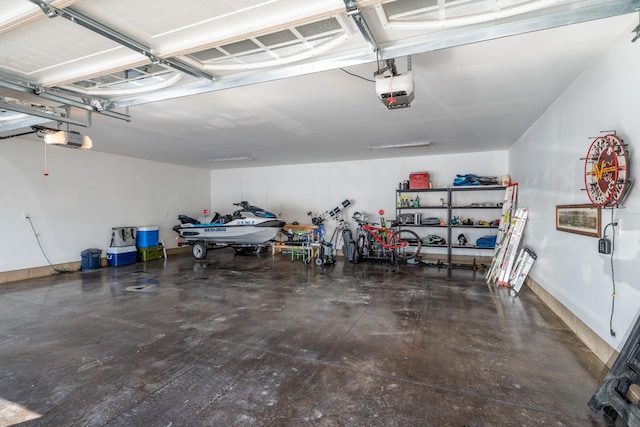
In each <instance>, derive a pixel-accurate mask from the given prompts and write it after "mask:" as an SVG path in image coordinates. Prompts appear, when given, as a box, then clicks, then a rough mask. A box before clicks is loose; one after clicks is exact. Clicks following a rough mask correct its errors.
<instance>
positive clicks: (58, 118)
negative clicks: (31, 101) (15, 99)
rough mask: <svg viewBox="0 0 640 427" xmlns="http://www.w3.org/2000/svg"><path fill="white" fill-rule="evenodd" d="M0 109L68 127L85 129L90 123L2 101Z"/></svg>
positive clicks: (88, 113)
mask: <svg viewBox="0 0 640 427" xmlns="http://www.w3.org/2000/svg"><path fill="white" fill-rule="evenodd" d="M0 108H3V109H5V110H9V111H15V112H16V113H22V114H27V115H29V116H36V117H41V118H44V119H48V121H52V122H62V123H68V124H70V125H76V126H82V127H85V128H86V127H89V126H90V125H91V122H90V120H89V119H87V121H86V122H81V121H79V120H74V119H71V118H69V117H66V116H62V115H60V114H58V113H47V112H46V111H42V110H40V109H38V108H31V107H25V106H22V105H17V104H13V103H10V102H5V100H4V99H1V100H0ZM90 114H91V112H89V111H87V115H88V116H89V115H90ZM3 130H4V129H3Z"/></svg>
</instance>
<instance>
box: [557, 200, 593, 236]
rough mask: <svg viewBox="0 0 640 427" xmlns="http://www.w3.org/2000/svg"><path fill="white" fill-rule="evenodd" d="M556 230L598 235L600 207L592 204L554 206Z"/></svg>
mask: <svg viewBox="0 0 640 427" xmlns="http://www.w3.org/2000/svg"><path fill="white" fill-rule="evenodd" d="M556 230H560V231H566V232H568V233H576V234H582V235H584V236H592V237H600V207H599V206H594V205H558V206H556Z"/></svg>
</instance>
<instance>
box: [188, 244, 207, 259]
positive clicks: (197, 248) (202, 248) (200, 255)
mask: <svg viewBox="0 0 640 427" xmlns="http://www.w3.org/2000/svg"><path fill="white" fill-rule="evenodd" d="M191 253H192V254H193V257H194V258H195V259H205V258H206V257H207V245H206V244H205V243H204V242H203V241H202V240H198V241H197V242H195V243H194V244H193V247H192V248H191Z"/></svg>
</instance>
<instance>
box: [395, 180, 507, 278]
mask: <svg viewBox="0 0 640 427" xmlns="http://www.w3.org/2000/svg"><path fill="white" fill-rule="evenodd" d="M505 189H506V187H504V186H500V185H481V186H461V187H455V186H451V187H445V188H428V189H413V190H396V220H398V219H399V221H398V225H399V227H409V228H424V229H427V228H431V229H446V244H445V245H423V248H425V249H429V248H439V249H445V250H446V253H445V254H443V255H446V260H447V261H446V262H447V265H448V266H449V268H451V266H452V256H453V251H454V250H456V251H458V250H463V251H464V250H470V249H473V250H477V251H487V252H488V254H487V256H492V255H493V252H490V253H489V251H493V249H494V248H485V247H477V246H476V245H474V244H466V245H459V244H457V243H454V241H453V237H454V230H455V231H456V232H458V231H460V232H462V230H477V229H484V230H491V231H492V232H495V234H497V231H498V225H493V226H486V225H476V224H474V225H463V224H451V222H452V219H453V218H454V217H457V215H456V213H458V212H461V213H464V211H472V212H487V211H496V212H497V215H496V216H495V218H498V217H499V216H500V211H501V209H502V197H501V198H500V199H499V201H498V200H497V199H496V201H495V202H491V201H486V202H483V204H482V205H481V206H479V205H478V203H477V202H475V203H468V202H465V201H459V200H458V199H459V198H460V197H457V196H460V195H463V194H464V195H469V194H473V195H474V196H477V194H478V193H481V192H489V191H495V192H498V191H502V192H504V191H505ZM438 193H440V194H441V195H442V197H440V198H438V197H437V194H438ZM423 194H424V195H425V196H422V195H423ZM413 195H415V196H418V198H420V197H421V196H422V197H424V201H423V200H422V199H421V201H420V206H419V207H414V206H402V203H401V200H402V198H403V197H408V198H409V200H414V199H415V197H413V198H412V197H411V196H413ZM500 195H502V194H500ZM434 196H436V197H434ZM434 198H435V199H436V200H439V201H440V202H439V203H438V204H435V205H434V203H433V199H434ZM467 199H468V196H467ZM491 199H495V196H494V197H492V198H491ZM425 213H433V214H434V215H436V214H437V213H440V214H441V215H442V214H444V217H443V218H440V219H441V222H440V223H439V224H423V223H422V222H421V223H420V224H417V223H416V222H415V218H416V214H421V219H422V221H424V220H425V215H424V214H425ZM403 215H404V216H403ZM411 215H413V218H414V220H413V221H408V220H405V221H403V219H408V218H410V217H411ZM429 218H430V217H429ZM438 218H439V217H438ZM419 234H420V233H419ZM430 234H431V233H430ZM434 234H435V233H434ZM420 237H421V238H423V237H425V236H420ZM470 240H471V239H470ZM474 240H475V239H474ZM456 241H457V237H456Z"/></svg>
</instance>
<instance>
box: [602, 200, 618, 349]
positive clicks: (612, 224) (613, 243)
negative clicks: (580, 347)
mask: <svg viewBox="0 0 640 427" xmlns="http://www.w3.org/2000/svg"><path fill="white" fill-rule="evenodd" d="M614 209H615V206H614V207H612V208H611V221H610V222H609V224H607V225H605V227H604V237H607V228H608V227H611V228H612V229H613V236H612V237H611V256H610V257H609V263H610V266H611V289H612V292H611V316H610V317H609V333H610V334H611V336H612V337H615V336H616V332H615V331H614V330H613V312H614V309H615V304H616V279H615V270H614V268H613V254H614V252H615V247H616V229H615V227H616V225H617V224H616V223H615V222H613V211H614Z"/></svg>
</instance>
